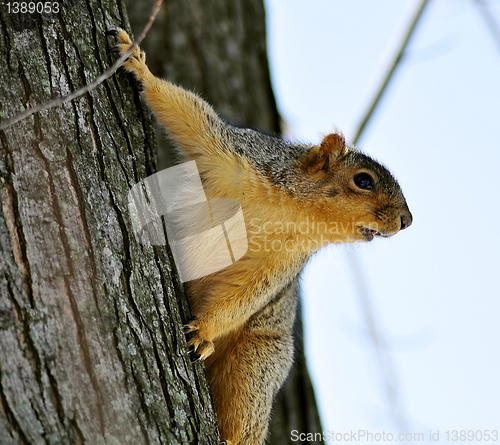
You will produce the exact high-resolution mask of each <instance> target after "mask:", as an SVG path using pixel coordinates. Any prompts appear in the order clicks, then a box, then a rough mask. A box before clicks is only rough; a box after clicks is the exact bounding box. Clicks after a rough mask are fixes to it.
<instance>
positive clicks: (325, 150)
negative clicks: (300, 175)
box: [303, 133, 347, 173]
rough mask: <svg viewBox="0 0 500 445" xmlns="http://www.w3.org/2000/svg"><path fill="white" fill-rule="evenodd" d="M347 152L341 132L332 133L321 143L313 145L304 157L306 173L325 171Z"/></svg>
mask: <svg viewBox="0 0 500 445" xmlns="http://www.w3.org/2000/svg"><path fill="white" fill-rule="evenodd" d="M346 154H347V147H346V145H345V139H344V135H343V134H341V133H340V134H337V133H332V134H329V135H327V136H325V137H324V138H323V140H322V141H321V144H320V145H318V146H316V147H313V148H312V150H311V151H310V152H309V153H307V154H306V155H305V157H304V164H303V165H304V167H305V168H306V169H307V172H308V173H314V172H318V171H320V170H325V171H327V170H328V169H329V168H330V166H331V163H332V162H334V161H336V160H339V159H340V158H342V157H343V156H345V155H346Z"/></svg>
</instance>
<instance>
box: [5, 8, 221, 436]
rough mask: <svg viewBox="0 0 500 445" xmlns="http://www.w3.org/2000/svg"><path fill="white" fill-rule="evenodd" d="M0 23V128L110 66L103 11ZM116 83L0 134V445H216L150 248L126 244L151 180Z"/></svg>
mask: <svg viewBox="0 0 500 445" xmlns="http://www.w3.org/2000/svg"><path fill="white" fill-rule="evenodd" d="M59 6H60V8H61V12H60V13H59V14H44V15H43V16H41V15H40V14H36V13H35V14H28V13H24V14H22V13H18V14H16V13H13V12H11V13H8V12H7V10H6V6H5V5H4V6H2V8H1V9H0V14H1V16H0V79H1V82H0V120H2V121H3V120H5V119H6V118H8V117H10V116H13V115H15V114H17V113H19V112H20V111H22V110H23V109H25V108H28V107H31V106H33V105H35V104H39V103H42V102H44V101H47V100H48V99H51V98H55V97H58V96H60V95H64V94H66V93H68V91H70V90H74V89H76V88H77V87H79V86H81V85H84V84H86V83H88V82H90V81H91V80H92V79H93V78H95V77H96V76H97V75H98V74H99V73H101V72H102V71H103V70H104V69H105V68H106V67H108V66H109V65H110V64H111V60H110V58H109V56H108V55H107V52H108V51H109V48H110V47H109V45H108V43H107V41H106V37H105V32H106V30H108V29H111V28H116V27H117V26H122V27H124V28H128V25H127V19H126V16H125V12H124V8H123V7H122V5H121V4H120V3H117V2H116V0H101V1H100V2H93V1H88V2H73V1H71V2H69V1H68V2H64V4H63V3H62V2H59ZM148 116H149V111H147V110H145V109H144V108H142V106H141V102H140V100H139V98H138V95H137V92H136V91H135V90H134V89H133V88H132V87H131V85H130V82H129V80H128V79H127V77H126V76H118V77H116V78H113V79H112V80H110V81H108V82H107V83H105V84H103V85H101V86H99V87H98V88H97V89H95V90H94V91H92V92H91V93H89V94H86V95H85V96H84V97H81V98H80V99H77V100H75V101H73V102H71V103H69V104H66V105H64V106H62V107H58V108H54V109H52V110H50V111H44V112H41V113H38V114H35V115H33V116H31V117H29V118H28V119H26V120H24V121H21V122H19V123H17V124H15V125H14V126H12V127H10V128H8V129H6V130H5V131H2V132H0V141H1V156H0V206H1V207H0V443H1V444H2V445H14V444H16V445H17V444H24V445H25V444H29V445H31V444H92V445H94V444H159V443H164V444H169V445H170V444H191V443H201V444H216V443H218V440H217V432H216V417H215V413H214V410H213V407H212V402H211V396H210V391H209V389H208V387H207V384H206V380H205V375H204V372H203V366H202V365H201V364H196V365H193V364H191V361H190V358H189V356H188V355H186V351H187V347H186V341H185V336H184V334H183V332H182V329H181V326H182V324H183V323H185V322H186V321H187V320H188V319H189V310H188V306H187V303H186V300H185V298H184V296H183V293H182V287H181V286H180V285H179V282H178V280H177V278H176V275H175V274H174V273H173V272H172V265H171V264H172V263H171V261H170V258H169V254H168V253H167V250H166V249H165V248H164V247H161V246H160V247H156V248H152V247H146V246H143V245H140V244H138V243H137V242H136V240H135V238H134V236H133V232H132V227H131V222H130V219H129V217H128V210H127V193H128V191H129V189H130V188H131V187H132V186H133V185H134V184H135V183H137V182H138V181H140V180H141V179H143V178H145V177H147V176H149V175H151V174H152V173H154V172H155V171H156V166H155V156H156V153H155V138H154V131H153V130H152V126H151V122H150V119H149V117H148Z"/></svg>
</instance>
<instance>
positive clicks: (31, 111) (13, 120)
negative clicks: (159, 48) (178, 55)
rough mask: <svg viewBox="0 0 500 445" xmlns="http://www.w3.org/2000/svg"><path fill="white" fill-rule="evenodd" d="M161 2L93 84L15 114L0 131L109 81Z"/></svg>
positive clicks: (140, 40)
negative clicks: (139, 31) (141, 28)
mask: <svg viewBox="0 0 500 445" xmlns="http://www.w3.org/2000/svg"><path fill="white" fill-rule="evenodd" d="M162 2H163V0H156V3H155V5H154V7H153V10H152V11H151V15H150V16H149V20H148V22H147V23H146V26H145V27H144V29H143V30H142V32H141V33H140V34H139V37H137V39H136V40H135V42H134V43H133V44H132V46H131V47H130V48H129V49H128V50H127V51H126V52H124V53H123V54H122V55H121V56H120V57H119V58H118V59H116V61H115V63H113V65H111V67H109V68H108V69H107V70H106V71H104V73H102V74H101V75H100V76H99V77H97V78H96V79H95V80H94V81H93V82H91V83H89V84H87V85H85V86H83V87H82V88H79V89H78V90H76V91H73V92H72V93H70V94H68V95H66V96H61V97H58V98H57V99H54V100H51V101H49V102H44V103H42V104H40V105H36V106H34V107H33V108H28V109H27V110H24V111H23V112H22V113H19V114H16V115H15V116H12V117H11V118H9V119H7V120H5V121H3V122H1V123H0V130H4V129H5V128H8V127H10V126H12V125H14V124H15V123H16V122H19V121H20V120H23V119H26V118H27V117H28V116H31V115H32V114H34V113H38V112H40V111H43V110H49V109H50V108H54V107H58V106H60V105H62V104H65V103H66V102H69V101H71V100H73V99H76V98H77V97H80V96H83V95H84V94H85V93H88V92H89V91H92V90H93V89H94V88H95V87H97V86H98V85H100V84H101V83H103V82H104V81H105V80H106V79H109V78H110V77H111V76H112V75H113V74H114V73H115V72H116V70H117V69H118V68H120V66H121V65H122V64H123V62H125V60H127V58H128V57H129V56H130V55H131V54H132V52H133V51H134V50H135V48H137V46H138V45H139V44H140V43H141V42H142V41H143V40H144V37H146V34H147V33H148V31H149V29H150V28H151V26H152V25H153V22H154V21H155V18H156V15H157V14H158V11H159V10H160V7H161V4H162Z"/></svg>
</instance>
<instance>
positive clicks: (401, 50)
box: [352, 0, 428, 145]
mask: <svg viewBox="0 0 500 445" xmlns="http://www.w3.org/2000/svg"><path fill="white" fill-rule="evenodd" d="M427 3H428V0H423V1H422V3H421V4H420V6H419V8H418V10H417V12H416V14H415V17H414V18H413V20H412V22H411V24H410V27H409V28H408V31H407V32H406V34H405V36H404V38H403V41H402V42H401V45H400V47H399V51H398V53H397V54H396V57H395V58H394V61H393V62H392V64H391V66H390V68H389V70H388V71H387V74H386V75H385V78H384V80H383V82H382V85H380V88H379V90H378V91H377V94H376V95H375V97H374V98H373V101H372V103H371V104H370V107H369V108H368V110H367V112H366V113H365V115H364V117H363V119H362V120H361V123H360V124H359V126H358V129H357V130H356V133H355V135H354V138H353V140H352V143H353V145H356V144H357V143H358V141H359V139H360V138H361V135H362V134H363V132H364V130H365V127H366V125H367V124H368V121H369V120H370V119H371V117H372V115H373V112H374V111H375V109H376V108H377V106H378V104H379V103H380V99H381V98H382V96H383V95H384V93H385V92H386V90H387V85H389V81H390V80H391V79H392V77H393V75H394V73H395V71H396V68H397V67H398V65H399V63H400V62H401V60H402V58H403V53H404V51H405V49H406V47H407V46H408V42H409V41H410V38H411V36H412V35H413V31H414V30H415V27H416V25H417V23H418V21H419V19H420V17H421V16H422V12H423V10H424V8H425V6H426V5H427Z"/></svg>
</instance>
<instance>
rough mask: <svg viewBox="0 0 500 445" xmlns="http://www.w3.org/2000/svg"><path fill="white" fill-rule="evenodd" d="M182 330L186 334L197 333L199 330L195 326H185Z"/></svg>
mask: <svg viewBox="0 0 500 445" xmlns="http://www.w3.org/2000/svg"><path fill="white" fill-rule="evenodd" d="M182 330H183V331H184V334H189V333H191V332H195V331H197V330H198V327H197V326H193V325H192V324H185V325H184V326H182Z"/></svg>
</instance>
